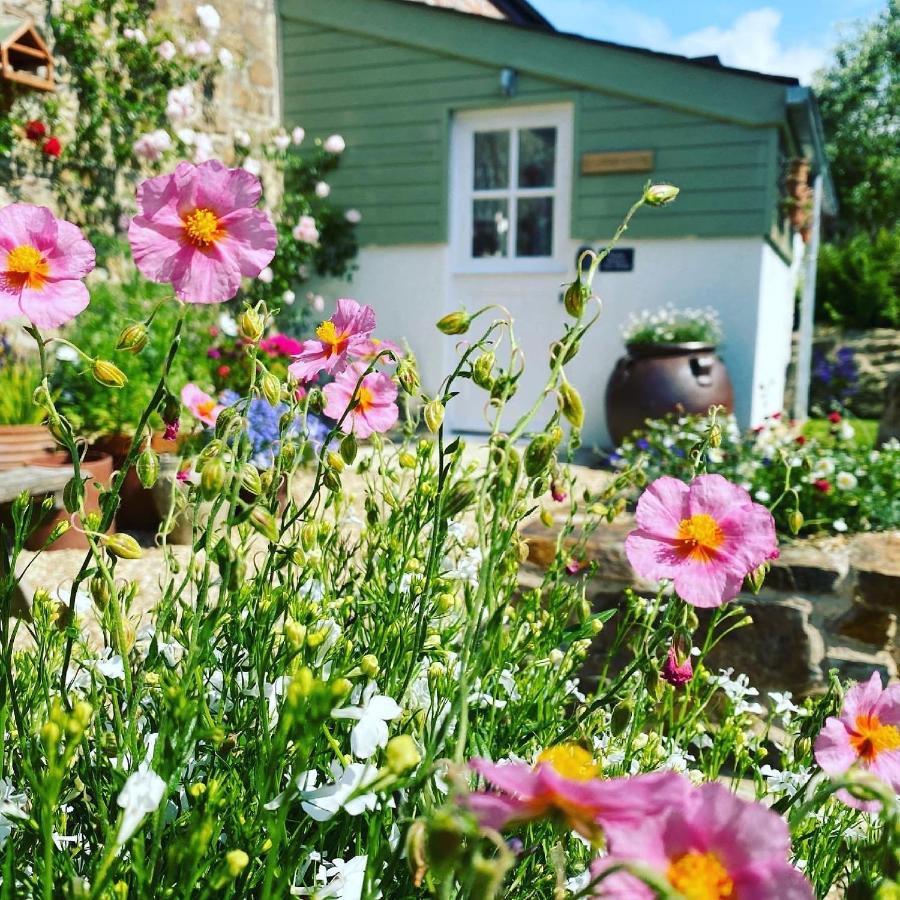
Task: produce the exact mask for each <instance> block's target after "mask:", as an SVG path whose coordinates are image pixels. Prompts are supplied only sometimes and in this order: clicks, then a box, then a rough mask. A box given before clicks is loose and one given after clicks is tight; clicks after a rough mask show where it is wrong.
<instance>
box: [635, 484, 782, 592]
mask: <svg viewBox="0 0 900 900" xmlns="http://www.w3.org/2000/svg"><path fill="white" fill-rule="evenodd" d="M635 519H636V521H637V525H638V527H637V528H636V529H635V530H634V531H632V532H631V534H629V535H628V537H627V538H626V540H625V553H626V555H627V556H628V561H629V562H630V563H631V565H632V567H633V568H634V570H635V572H637V574H638V575H640V577H641V578H646V579H649V580H651V581H657V580H659V579H662V578H667V579H670V580H671V581H673V582H674V584H675V590H676V591H677V593H678V595H679V596H680V597H681V598H682V599H683V600H685V601H687V602H688V603H690V604H692V605H693V606H701V607H712V606H721V605H722V604H723V603H725V602H726V601H728V600H732V599H734V597H736V596H737V594H738V592H739V591H740V590H741V586H742V584H743V582H744V578H745V576H746V575H748V574H749V573H750V572H752V571H753V570H754V569H755V568H756V567H757V566H759V565H761V564H762V563H764V562H765V561H766V560H767V559H772V558H774V557H775V556H776V555H777V552H778V545H777V543H776V540H775V522H774V520H773V519H772V514H771V513H770V512H769V511H768V510H767V509H766V508H765V507H764V506H760V505H759V504H758V503H754V502H753V501H752V500H751V499H750V495H749V494H748V493H747V492H746V491H745V490H744V489H743V488H741V487H738V486H737V485H735V484H732V483H731V482H730V481H728V480H727V479H725V478H723V477H722V476H721V475H700V476H698V477H697V478H695V479H694V480H693V481H692V482H691V483H690V484H689V485H688V484H685V483H684V482H683V481H679V480H678V479H677V478H669V477H668V476H665V477H663V478H657V480H656V481H654V482H653V484H651V485H650V486H649V487H648V488H647V490H645V491H644V493H643V494H642V495H641V498H640V499H639V500H638V505H637V511H636V513H635Z"/></svg>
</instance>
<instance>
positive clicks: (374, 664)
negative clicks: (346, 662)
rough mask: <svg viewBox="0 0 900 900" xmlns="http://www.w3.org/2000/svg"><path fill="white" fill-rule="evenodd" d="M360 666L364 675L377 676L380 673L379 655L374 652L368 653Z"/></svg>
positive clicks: (360, 662)
mask: <svg viewBox="0 0 900 900" xmlns="http://www.w3.org/2000/svg"><path fill="white" fill-rule="evenodd" d="M359 667H360V669H361V670H362V673H363V675H366V676H367V677H369V678H375V677H376V676H377V675H378V670H379V669H380V666H379V665H378V657H377V656H375V654H374V653H367V654H366V655H365V656H364V657H363V658H362V659H361V660H360V661H359Z"/></svg>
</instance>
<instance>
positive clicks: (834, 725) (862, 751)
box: [815, 672, 900, 811]
mask: <svg viewBox="0 0 900 900" xmlns="http://www.w3.org/2000/svg"><path fill="white" fill-rule="evenodd" d="M815 756H816V762H817V763H818V764H819V765H820V766H821V767H822V770H823V771H824V772H827V773H828V774H829V775H843V774H844V773H845V772H847V771H848V770H849V769H850V768H852V767H853V766H859V767H860V768H862V769H865V770H867V771H869V772H871V773H873V774H874V775H877V776H878V777H879V778H881V780H882V781H884V782H885V783H886V784H889V785H890V786H891V787H892V788H893V789H894V791H896V792H897V793H900V684H892V685H890V686H888V687H887V688H886V689H882V687H881V676H880V675H879V674H878V673H877V672H873V673H872V677H871V678H869V680H868V681H867V682H865V683H861V684H856V685H854V686H853V687H852V688H850V690H849V691H847V695H846V697H844V708H843V709H842V710H841V715H840V717H839V718H835V717H834V716H831V717H830V718H829V719H828V720H827V721H826V722H825V727H824V728H823V729H822V730H821V731H820V732H819V736H818V737H817V738H816V745H815ZM838 796H840V798H841V799H842V800H843V801H844V802H845V803H848V804H849V805H850V806H855V807H857V808H858V809H866V810H870V811H874V810H877V809H878V808H879V805H880V804H879V803H878V801H877V800H872V801H866V800H858V799H856V798H855V797H851V796H850V794H848V793H847V792H846V791H841V792H840V793H839V794H838Z"/></svg>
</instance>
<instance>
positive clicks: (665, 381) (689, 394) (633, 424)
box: [606, 341, 734, 444]
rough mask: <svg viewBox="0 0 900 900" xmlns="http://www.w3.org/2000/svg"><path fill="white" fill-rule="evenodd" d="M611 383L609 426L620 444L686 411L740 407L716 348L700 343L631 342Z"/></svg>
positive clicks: (607, 402) (608, 393) (702, 411)
mask: <svg viewBox="0 0 900 900" xmlns="http://www.w3.org/2000/svg"><path fill="white" fill-rule="evenodd" d="M627 349H628V355H627V356H623V357H622V358H621V359H620V360H619V361H618V362H617V363H616V367H615V369H614V370H613V373H612V375H611V376H610V379H609V383H608V384H607V386H606V424H607V427H608V428H609V432H610V435H611V436H612V439H613V441H615V443H616V444H620V443H621V442H622V441H623V440H624V439H625V438H626V437H627V436H628V435H629V434H631V432H633V431H635V430H637V429H639V428H642V427H643V425H644V422H645V421H646V420H647V419H660V418H663V417H664V416H666V415H668V414H669V413H673V412H676V411H680V410H683V411H684V412H685V413H689V414H699V413H705V412H706V411H707V410H708V409H709V407H710V406H713V405H721V406H724V407H725V409H726V410H728V411H729V412H731V411H732V409H733V407H734V391H733V389H732V386H731V379H730V378H729V377H728V372H727V370H726V369H725V364H724V363H723V362H722V360H721V359H719V357H718V356H717V355H716V348H715V347H714V346H712V345H711V344H704V343H702V342H699V341H695V342H689V343H683V344H629V345H628V348H627Z"/></svg>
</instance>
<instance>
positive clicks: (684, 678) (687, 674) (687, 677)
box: [660, 647, 694, 687]
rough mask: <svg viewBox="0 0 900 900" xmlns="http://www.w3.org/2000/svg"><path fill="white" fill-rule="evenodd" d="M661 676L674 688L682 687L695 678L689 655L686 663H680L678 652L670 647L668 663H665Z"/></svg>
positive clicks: (667, 656)
mask: <svg viewBox="0 0 900 900" xmlns="http://www.w3.org/2000/svg"><path fill="white" fill-rule="evenodd" d="M660 676H661V677H662V679H663V681H668V682H669V684H671V685H673V686H674V687H682V685H685V684H687V683H688V682H689V681H691V680H692V679H693V677H694V667H693V666H692V665H691V657H690V656H689V655H688V656H686V657H685V658H684V662H682V663H680V662H678V652H677V651H676V650H675V648H674V647H669V652H668V654H667V655H666V661H665V662H664V663H663V666H662V671H661V672H660Z"/></svg>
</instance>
